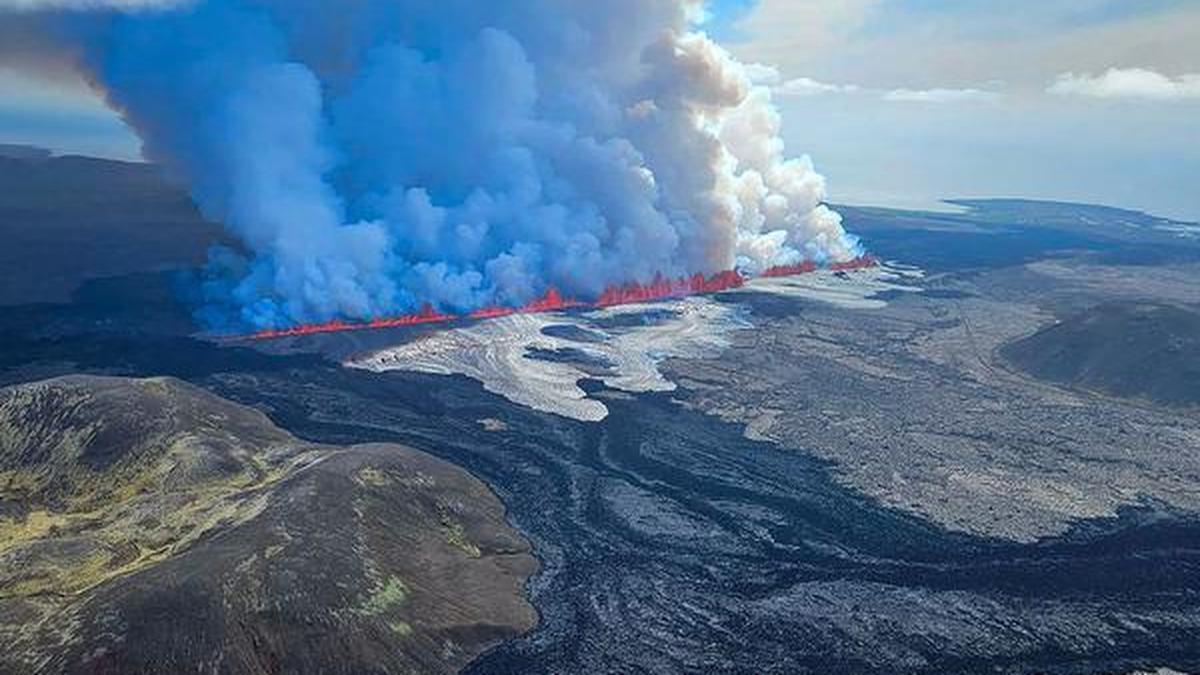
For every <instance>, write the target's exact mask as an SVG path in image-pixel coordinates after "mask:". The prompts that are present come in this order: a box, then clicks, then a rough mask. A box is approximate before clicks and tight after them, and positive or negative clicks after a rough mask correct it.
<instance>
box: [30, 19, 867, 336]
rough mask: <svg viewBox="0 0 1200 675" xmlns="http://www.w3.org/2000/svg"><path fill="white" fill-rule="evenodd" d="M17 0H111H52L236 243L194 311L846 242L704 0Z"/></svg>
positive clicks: (152, 151) (151, 154)
mask: <svg viewBox="0 0 1200 675" xmlns="http://www.w3.org/2000/svg"><path fill="white" fill-rule="evenodd" d="M18 4H19V5H28V4H50V5H55V6H61V5H65V4H69V5H72V6H89V5H90V6H97V5H108V6H109V8H108V9H101V10H98V11H94V12H83V13H80V12H77V11H59V12H52V13H51V14H52V16H51V17H50V20H49V21H48V24H49V25H50V26H52V28H53V32H54V35H53V38H54V39H55V41H56V42H57V43H58V44H62V45H67V46H69V47H70V49H71V50H72V52H73V53H77V54H78V59H79V65H80V67H81V68H83V69H84V71H85V72H86V73H87V74H88V75H89V77H91V78H92V79H93V80H94V81H95V82H96V84H97V87H98V88H100V89H101V90H103V91H104V92H106V95H107V96H108V99H109V102H110V103H111V105H112V106H114V107H115V108H116V109H118V110H120V111H121V112H122V113H123V114H124V115H125V117H126V119H127V120H128V121H129V122H130V124H131V125H132V126H133V128H134V129H136V130H137V131H138V133H139V134H140V135H141V137H142V139H143V141H144V146H145V149H144V152H145V154H146V156H147V157H148V158H149V159H152V160H154V161H157V162H159V163H161V164H163V165H165V166H166V167H168V168H169V169H171V170H173V171H175V172H176V173H178V174H179V175H181V176H182V177H183V178H185V179H186V181H187V182H188V184H189V185H190V186H191V189H192V193H193V196H194V197H195V199H196V201H197V203H198V204H199V205H200V207H201V209H202V210H203V211H204V213H205V214H206V215H207V216H209V217H211V218H213V219H215V220H218V221H220V222H223V223H225V224H226V225H227V226H228V227H229V228H230V229H231V230H232V231H233V232H234V233H236V234H237V236H238V237H239V238H240V239H241V241H242V242H243V244H244V247H245V250H246V252H247V253H248V255H247V256H242V255H241V254H235V253H233V252H229V251H226V252H223V253H220V254H217V255H214V258H213V265H212V268H213V270H214V271H219V272H220V274H219V275H217V276H216V278H214V279H213V280H212V281H210V282H209V284H208V291H209V297H210V298H211V299H212V300H213V301H214V302H215V303H216V305H214V306H213V307H211V308H210V310H212V311H211V312H210V318H215V317H224V318H225V320H232V321H235V322H237V323H239V324H241V325H248V326H254V327H273V326H281V325H287V324H292V323H296V322H307V321H317V320H325V319H329V318H334V317H348V318H367V317H371V316H378V315H390V314H397V313H400V312H404V311H408V310H411V309H413V308H415V307H417V306H419V305H420V304H421V303H424V302H431V303H433V304H435V305H436V306H438V307H440V308H443V309H448V310H455V311H462V310H469V309H473V308H476V307H479V306H482V305H489V304H510V305H511V304H520V303H524V302H527V301H529V300H531V299H533V298H535V297H537V296H539V295H541V294H542V293H543V292H544V291H545V290H546V288H547V287H549V286H555V287H557V288H559V289H561V290H562V291H564V292H566V293H568V294H572V295H575V296H578V297H589V296H594V295H596V294H598V293H599V292H600V291H601V290H602V289H603V288H604V287H605V286H607V285H610V284H614V283H623V282H627V281H632V280H641V281H645V280H649V279H651V278H653V277H654V275H655V274H657V273H662V274H666V275H672V276H675V275H686V274H693V273H696V272H703V273H714V272H718V271H723V270H726V269H730V268H733V267H735V266H739V267H742V268H744V269H747V270H749V271H751V272H753V271H756V270H761V269H762V268H764V267H767V266H770V265H775V264H786V263H795V262H799V261H801V260H803V259H814V260H817V261H842V260H846V259H849V258H852V257H854V256H856V255H858V254H859V248H858V244H857V241H856V240H855V239H854V238H853V237H851V236H848V235H847V234H846V233H845V232H844V230H843V228H842V225H841V221H840V218H839V217H838V216H837V214H836V213H834V212H832V211H831V210H829V209H828V208H826V207H825V206H824V205H823V204H822V199H823V196H824V181H823V179H822V178H821V176H819V175H818V174H816V173H815V172H814V171H813V168H812V166H811V164H810V162H809V161H808V160H807V158H800V159H794V158H789V157H788V156H787V155H786V154H785V150H784V146H783V142H782V140H781V139H780V135H779V126H780V119H779V116H778V114H777V113H776V111H775V109H774V108H773V106H772V104H771V94H770V91H769V89H768V88H767V87H766V86H760V85H756V84H754V82H753V80H752V78H751V76H750V75H751V72H750V71H748V69H747V68H746V67H745V66H743V65H742V64H740V63H738V62H737V61H735V60H734V59H733V58H732V57H731V56H730V54H729V53H728V52H726V51H725V50H724V49H722V48H721V47H720V46H719V45H717V44H716V43H715V42H714V41H713V40H711V39H710V38H709V37H707V36H706V35H705V34H704V33H703V32H701V29H700V27H699V26H698V24H697V23H696V22H697V20H698V17H699V16H701V14H702V13H701V12H700V11H699V10H700V6H699V5H700V3H699V0H604V1H603V2H597V1H596V0H507V1H499V0H497V1H493V2H479V1H478V0H440V1H439V2H429V1H428V0H345V1H342V2H329V1H327V0H196V1H195V2H192V3H190V4H186V5H182V6H179V7H177V8H175V9H173V10H172V9H164V8H165V7H168V6H169V5H170V4H171V3H161V2H160V3H152V2H136V1H133V0H130V1H127V2H118V1H117V0H109V1H108V2H73V3H68V2H65V0H63V1H62V2H49V3H32V0H25V1H24V2H18ZM9 5H10V6H11V0H9ZM151 5H156V6H157V7H156V9H155V11H137V10H141V9H145V8H146V7H149V6H151ZM118 6H123V7H125V8H126V9H133V10H135V11H120V10H118V9H114V7H118Z"/></svg>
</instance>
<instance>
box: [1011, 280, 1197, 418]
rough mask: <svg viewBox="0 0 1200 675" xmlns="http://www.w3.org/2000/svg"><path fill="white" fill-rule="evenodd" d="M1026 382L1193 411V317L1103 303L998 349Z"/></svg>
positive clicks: (1173, 309) (1193, 313)
mask: <svg viewBox="0 0 1200 675" xmlns="http://www.w3.org/2000/svg"><path fill="white" fill-rule="evenodd" d="M1001 353H1002V355H1003V356H1004V357H1005V358H1007V359H1008V360H1009V361H1011V362H1012V363H1014V364H1015V365H1017V366H1018V367H1019V368H1021V369H1022V370H1024V371H1026V372H1028V373H1029V374H1031V375H1033V376H1035V377H1038V378H1041V379H1045V380H1050V381H1052V382H1057V383H1060V384H1065V385H1069V386H1072V387H1077V388H1080V389H1088V390H1094V391H1100V392H1104V393H1108V394H1112V395H1115V396H1122V397H1130V398H1146V399H1150V400H1153V401H1156V402H1159V403H1165V404H1169V405H1180V406H1187V405H1200V311H1197V310H1196V309H1195V308H1192V307H1186V306H1180V305H1170V304H1155V303H1147V302H1137V303H1135V302H1109V303H1105V304H1101V305H1097V306H1095V307H1093V308H1091V309H1089V310H1087V311H1085V312H1083V313H1081V314H1078V315H1075V316H1071V317H1069V318H1067V319H1065V320H1063V321H1061V322H1059V323H1057V324H1055V325H1053V326H1050V327H1048V328H1045V329H1043V330H1041V331H1039V332H1038V333H1036V334H1034V335H1031V336H1029V337H1027V338H1024V339H1022V340H1018V341H1016V342H1014V343H1011V344H1009V345H1007V346H1005V347H1004V348H1003V349H1002V350H1001Z"/></svg>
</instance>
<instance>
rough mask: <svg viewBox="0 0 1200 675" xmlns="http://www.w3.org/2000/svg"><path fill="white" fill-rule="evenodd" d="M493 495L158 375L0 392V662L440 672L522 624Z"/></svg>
mask: <svg viewBox="0 0 1200 675" xmlns="http://www.w3.org/2000/svg"><path fill="white" fill-rule="evenodd" d="M534 568H535V562H534V560H533V558H532V557H531V556H530V554H529V545H528V543H527V542H526V541H525V540H524V539H523V538H521V536H520V535H519V534H517V533H516V532H515V531H513V530H512V529H511V528H510V527H509V526H508V525H507V524H506V522H505V520H504V514H503V509H502V506H501V504H500V502H499V501H498V500H497V499H496V498H495V496H494V495H493V494H492V493H491V492H490V491H489V490H488V489H487V487H486V486H484V485H483V484H482V483H480V482H479V481H477V480H475V479H474V478H472V477H471V476H469V475H467V474H466V473H465V472H463V471H461V470H459V469H457V468H455V467H453V466H451V465H449V464H446V463H445V462H442V461H440V460H438V459H435V458H433V457H430V456H428V455H425V454H423V453H420V452H417V451H414V450H411V449H408V448H404V447H400V446H394V445H367V446H354V447H329V446H315V445H311V444H307V443H304V442H302V441H299V440H297V439H296V438H294V437H292V436H290V435H289V434H287V433H285V432H283V431H281V430H280V429H278V428H277V427H275V426H274V425H272V424H271V423H270V422H269V421H268V420H267V418H266V417H265V416H263V415H262V414H260V413H259V412H257V411H255V410H252V409H249V408H245V407H242V406H239V405H235V404H233V403H230V402H228V401H225V400H223V399H220V398H217V397H216V396H213V395H211V394H209V393H207V392H205V391H203V390H201V389H198V388H196V387H193V386H191V385H188V384H185V383H183V382H180V381H177V380H172V379H151V380H124V379H114V378H94V377H69V378H62V379H56V380H49V381H45V382H40V383H35V384H28V385H20V386H16V387H10V388H7V389H3V390H0V673H39V672H41V673H63V672H65V673H82V672H86V673H150V672H155V673H159V672H210V673H277V672H287V673H305V672H313V673H315V672H321V673H392V672H423V673H438V672H442V673H448V672H454V671H456V670H458V669H459V668H461V667H462V666H463V665H465V664H466V663H468V662H469V661H470V660H472V659H473V658H474V657H475V656H477V655H478V654H480V653H481V652H482V651H483V650H485V649H486V648H488V647H490V646H492V645H494V644H496V643H497V642H498V641H500V640H503V639H506V638H509V637H513V636H515V635H518V634H520V633H522V632H524V631H527V630H529V629H530V628H531V627H532V626H533V625H534V622H535V615H534V611H533V609H532V607H531V606H530V605H529V604H528V603H527V602H526V601H525V600H524V597H523V586H524V583H525V580H526V579H527V578H528V576H529V575H530V574H531V573H532V571H533V570H534Z"/></svg>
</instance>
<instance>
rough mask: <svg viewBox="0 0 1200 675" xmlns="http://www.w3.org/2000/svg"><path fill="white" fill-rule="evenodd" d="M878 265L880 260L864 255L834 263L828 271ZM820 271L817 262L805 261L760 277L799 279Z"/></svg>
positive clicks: (771, 269) (776, 269)
mask: <svg viewBox="0 0 1200 675" xmlns="http://www.w3.org/2000/svg"><path fill="white" fill-rule="evenodd" d="M877 265H879V259H878V258H876V257H875V256H872V255H863V256H859V257H857V258H855V259H854V260H847V261H846V262H840V263H832V264H830V265H829V267H828V268H826V269H828V270H829V271H831V272H853V271H855V270H865V269H870V268H872V267H875V266H877ZM818 269H820V268H819V267H817V264H816V263H815V262H813V261H811V260H805V261H804V262H802V263H799V264H796V265H779V266H778V267H772V268H770V269H768V270H767V271H765V272H763V273H762V274H761V275H760V276H764V277H767V278H778V277H798V276H800V275H802V274H811V273H813V272H816V271H817V270H818Z"/></svg>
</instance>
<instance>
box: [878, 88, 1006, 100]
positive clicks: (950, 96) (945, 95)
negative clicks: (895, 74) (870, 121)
mask: <svg viewBox="0 0 1200 675" xmlns="http://www.w3.org/2000/svg"><path fill="white" fill-rule="evenodd" d="M996 98H999V94H997V93H996V92H994V91H985V90H983V89H942V88H937V89H893V90H891V91H888V92H885V93H884V94H883V100H885V101H896V102H903V103H965V102H970V101H991V100H995V99H996Z"/></svg>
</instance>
